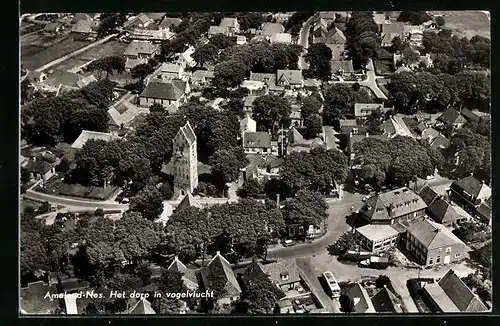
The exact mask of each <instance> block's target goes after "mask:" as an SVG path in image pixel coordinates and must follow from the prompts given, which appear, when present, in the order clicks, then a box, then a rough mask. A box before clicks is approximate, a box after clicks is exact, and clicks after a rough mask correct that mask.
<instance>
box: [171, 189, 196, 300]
mask: <svg viewBox="0 0 500 326" xmlns="http://www.w3.org/2000/svg"><path fill="white" fill-rule="evenodd" d="M187 196H191V194H190V193H188V194H187ZM177 209H179V208H177ZM167 270H169V271H175V272H179V273H181V274H182V282H183V283H184V285H185V286H186V288H187V289H188V290H190V291H196V290H198V280H197V279H196V273H195V271H194V270H193V269H189V268H187V267H186V265H184V264H183V263H182V262H181V261H180V260H179V257H177V256H175V257H174V260H173V261H172V262H171V263H170V265H169V266H168V268H167Z"/></svg>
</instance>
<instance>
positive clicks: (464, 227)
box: [453, 221, 491, 243]
mask: <svg viewBox="0 0 500 326" xmlns="http://www.w3.org/2000/svg"><path fill="white" fill-rule="evenodd" d="M453 234H455V235H456V236H457V237H458V238H459V239H460V240H462V241H464V242H465V243H472V242H484V241H487V240H490V239H491V229H490V227H489V226H488V225H486V224H482V223H477V222H475V221H471V222H465V223H462V224H461V225H460V226H459V227H458V228H456V229H454V230H453Z"/></svg>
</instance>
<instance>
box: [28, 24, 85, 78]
mask: <svg viewBox="0 0 500 326" xmlns="http://www.w3.org/2000/svg"><path fill="white" fill-rule="evenodd" d="M88 44H89V42H80V41H74V40H73V37H72V36H71V35H70V34H69V33H65V34H63V35H57V36H46V35H44V33H43V32H39V33H34V34H30V35H26V36H25V37H21V64H22V65H23V68H26V69H30V70H35V69H38V68H40V67H41V66H43V65H44V64H47V63H49V62H51V61H53V60H56V59H58V58H60V57H62V56H65V55H66V54H69V53H71V52H73V51H76V50H78V49H81V48H82V47H84V46H86V45H88Z"/></svg>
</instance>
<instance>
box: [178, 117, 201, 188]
mask: <svg viewBox="0 0 500 326" xmlns="http://www.w3.org/2000/svg"><path fill="white" fill-rule="evenodd" d="M172 142H173V151H172V153H173V157H172V162H173V168H174V173H173V175H174V187H176V188H179V189H180V190H181V194H182V195H186V194H187V193H192V192H193V190H194V189H195V188H196V187H197V186H198V155H197V149H196V135H195V133H194V130H193V128H192V127H191V125H190V124H189V121H188V122H186V124H185V125H184V126H183V127H181V128H180V129H179V131H178V132H177V135H175V138H174V139H173V140H172Z"/></svg>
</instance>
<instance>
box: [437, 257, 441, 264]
mask: <svg viewBox="0 0 500 326" xmlns="http://www.w3.org/2000/svg"><path fill="white" fill-rule="evenodd" d="M440 262H441V256H437V257H436V264H439V263H440Z"/></svg>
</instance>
